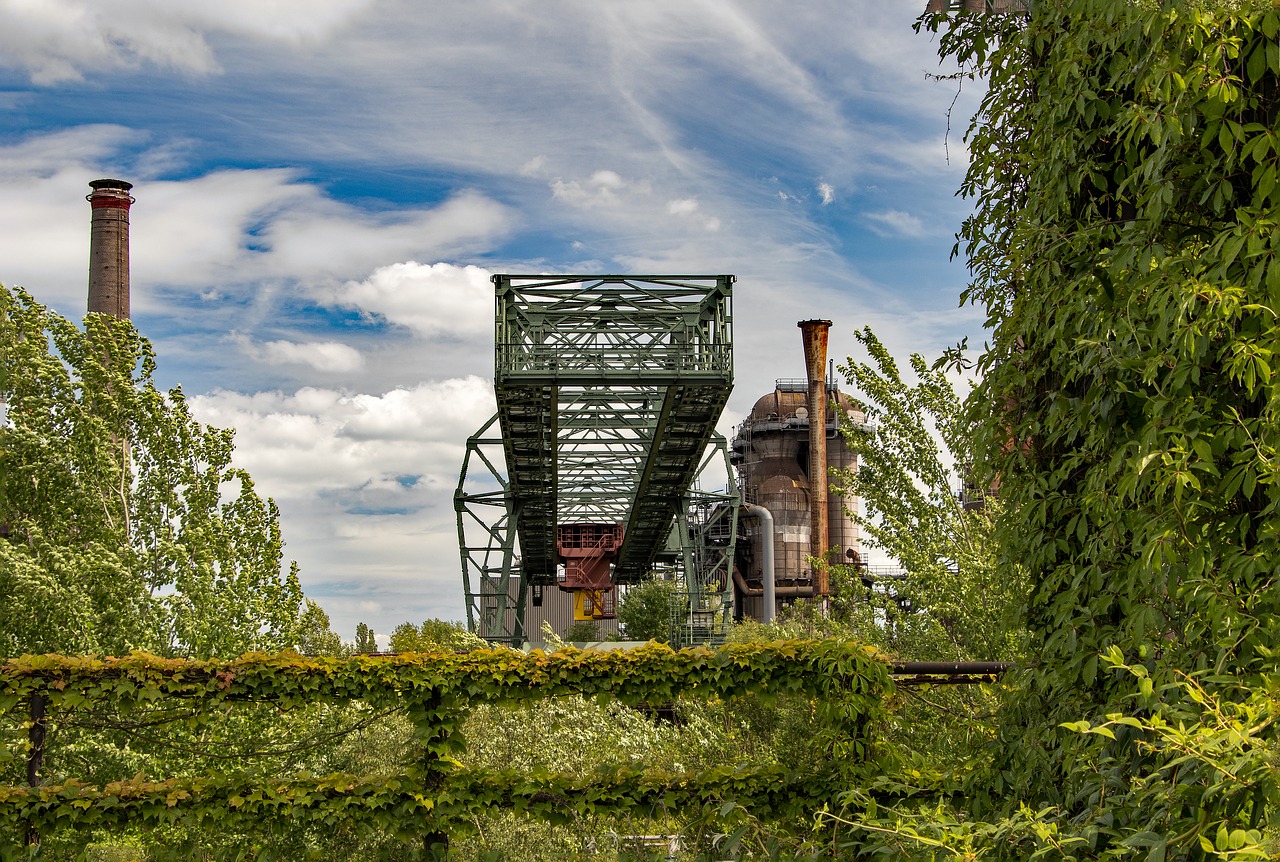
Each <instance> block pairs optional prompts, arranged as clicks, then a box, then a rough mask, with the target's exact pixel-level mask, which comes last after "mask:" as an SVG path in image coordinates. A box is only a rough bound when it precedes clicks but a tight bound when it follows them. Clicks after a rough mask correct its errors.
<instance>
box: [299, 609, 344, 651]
mask: <svg viewBox="0 0 1280 862" xmlns="http://www.w3.org/2000/svg"><path fill="white" fill-rule="evenodd" d="M298 652H300V653H302V654H303V655H314V656H320V655H327V656H335V657H337V656H342V655H346V653H347V648H346V647H345V646H344V645H343V643H342V636H341V635H339V634H338V633H337V632H335V631H334V630H333V628H332V627H331V625H330V623H329V615H328V614H327V613H325V611H324V608H322V607H320V605H318V604H316V603H315V602H313V601H311V599H307V600H306V605H305V609H304V610H303V611H302V616H301V618H300V619H299V620H298Z"/></svg>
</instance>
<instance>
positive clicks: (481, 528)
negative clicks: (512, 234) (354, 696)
mask: <svg viewBox="0 0 1280 862" xmlns="http://www.w3.org/2000/svg"><path fill="white" fill-rule="evenodd" d="M493 280H494V284H495V296H496V309H495V312H496V316H495V323H496V328H495V373H494V389H495V392H496V395H497V401H498V412H497V413H496V414H495V415H494V417H493V418H491V419H490V420H489V421H488V422H487V423H486V424H485V425H484V426H483V427H482V428H481V429H480V430H479V431H478V432H477V433H476V434H475V435H473V436H472V438H471V439H470V440H469V441H468V446H467V454H466V457H465V459H464V463H463V466H462V472H461V475H460V477H459V484H458V487H457V490H456V492H455V497H454V502H455V510H456V512H457V516H458V537H459V549H460V553H461V559H462V574H463V590H464V593H465V597H466V602H467V622H468V626H469V627H470V629H471V630H472V631H473V632H475V633H476V634H478V635H480V636H481V637H484V638H486V639H488V640H491V641H494V642H496V643H506V644H510V645H512V646H519V645H521V644H523V643H528V642H531V641H533V642H536V641H538V640H540V639H541V635H542V630H543V624H544V622H545V623H546V624H549V625H550V628H551V629H552V630H553V631H554V632H556V633H562V632H563V631H564V630H565V629H566V628H568V627H569V625H571V624H572V623H574V622H581V621H588V620H589V621H594V622H595V623H596V624H597V628H596V635H597V637H600V638H609V637H610V636H611V635H614V634H615V633H616V632H617V605H618V602H619V600H620V597H621V596H623V595H625V593H626V591H627V590H628V589H629V588H631V587H632V586H635V585H638V584H641V583H644V582H645V581H648V580H650V579H660V580H666V581H670V582H672V584H673V590H672V598H671V607H670V629H669V631H670V636H669V640H670V642H671V643H672V644H673V645H687V644H697V643H704V644H715V643H717V642H721V641H722V640H723V639H724V637H725V636H726V635H727V631H728V627H729V625H730V624H731V623H732V622H733V621H734V620H741V619H743V618H745V617H750V618H754V619H759V620H762V621H765V622H768V621H771V620H772V619H774V617H775V616H776V615H777V613H778V611H779V610H780V609H781V608H782V606H783V605H785V604H788V603H791V602H795V601H800V600H804V601H812V602H814V603H816V604H817V605H818V606H819V608H821V609H825V607H826V604H827V601H828V599H829V597H830V596H831V583H830V578H829V569H828V566H827V564H832V563H845V564H853V565H861V562H862V558H861V555H860V549H859V547H858V527H857V522H856V520H855V517H854V516H853V514H852V512H853V511H856V510H855V509H854V508H853V507H854V506H856V501H852V500H845V499H844V498H843V497H841V496H840V495H836V494H830V493H829V486H830V484H831V481H832V478H833V477H832V476H831V472H830V471H831V470H832V468H835V469H837V470H854V469H856V468H857V463H856V457H855V455H854V454H853V453H852V452H851V451H850V449H849V447H848V446H847V444H846V443H845V440H844V437H843V435H842V434H841V433H840V428H841V425H842V423H849V422H852V423H855V424H860V423H862V422H864V421H865V419H864V416H863V414H862V412H861V411H860V410H859V409H858V407H857V405H856V404H854V403H853V401H852V400H851V399H849V397H848V396H847V395H845V394H843V393H842V392H841V391H840V389H839V387H838V385H837V384H836V382H835V380H834V376H833V375H832V374H831V373H829V372H828V366H827V335H828V330H829V329H830V327H831V325H832V324H831V321H829V320H806V321H800V322H799V324H798V326H799V329H800V335H801V338H800V339H799V342H800V343H799V344H798V345H797V346H798V347H800V348H802V349H803V357H804V366H805V372H806V375H805V377H804V378H802V379H781V380H778V381H776V383H775V385H774V389H773V391H772V392H768V393H766V394H764V395H763V396H761V397H759V398H758V399H757V400H756V402H755V405H754V407H753V408H752V411H751V413H750V414H749V415H748V417H747V418H746V419H745V421H744V422H743V423H742V424H741V426H740V427H739V428H738V429H737V432H736V434H735V435H734V437H733V439H732V441H729V440H726V439H725V438H724V437H723V436H722V435H720V434H719V433H717V432H716V430H715V426H716V425H717V423H718V422H719V419H720V415H721V412H722V411H723V409H724V405H725V403H726V402H727V401H728V397H729V393H730V391H731V389H732V386H733V344H732V313H731V300H732V285H733V283H734V281H735V278H734V276H730V275H721V276H709V275H701V276H687V275H661V276H654V275H643V276H642V275H582V276H579V275H564V276H550V275H537V276H535V275H495V276H494V277H493ZM800 353H801V351H800V350H797V357H799V355H800ZM715 477H720V478H719V482H720V483H721V484H722V485H723V484H724V483H725V478H724V477H728V482H727V486H726V487H722V488H720V489H713V487H712V486H713V483H714V481H715ZM815 560H821V561H823V562H824V564H818V565H815V564H814V561H815Z"/></svg>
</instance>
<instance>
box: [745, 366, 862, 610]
mask: <svg viewBox="0 0 1280 862" xmlns="http://www.w3.org/2000/svg"><path fill="white" fill-rule="evenodd" d="M826 385H827V396H828V397H827V415H826V422H825V424H826V439H827V462H826V463H827V467H828V468H832V467H834V468H837V469H850V468H856V466H857V457H856V456H855V455H854V454H853V452H851V451H850V450H849V447H848V445H847V444H846V443H845V441H844V438H843V437H842V436H841V435H840V431H839V428H840V414H841V413H842V412H843V413H845V414H847V415H848V416H849V418H850V419H851V420H852V421H854V422H857V423H862V422H864V421H865V416H864V414H863V413H862V411H861V409H859V407H858V405H857V403H856V402H854V401H853V399H851V398H850V397H849V396H847V395H845V394H844V393H842V392H840V390H839V388H838V386H837V385H836V384H835V383H834V382H832V381H828V382H827V384H826ZM808 388H809V387H808V382H807V381H806V380H778V381H777V383H776V384H775V386H774V390H773V391H772V392H770V393H768V394H766V395H764V396H763V397H761V398H760V399H759V400H758V401H756V403H755V406H754V407H752V409H751V413H750V415H749V416H748V417H747V418H746V420H744V421H743V423H742V425H741V426H739V428H738V431H737V434H736V435H735V437H734V440H733V444H732V454H731V456H730V457H731V460H732V462H733V464H734V466H735V467H736V468H737V470H738V484H739V488H740V489H741V492H742V498H743V501H744V502H746V503H754V504H756V505H759V506H763V507H764V508H766V509H768V510H769V512H770V513H771V514H772V515H773V520H774V577H775V580H776V583H777V587H778V599H779V600H780V601H781V602H787V601H791V600H793V599H794V598H796V597H798V596H807V595H811V594H812V589H813V586H814V572H813V569H812V567H811V566H810V565H809V563H808V561H807V560H808V556H809V555H810V553H811V552H812V545H811V543H812V538H813V537H812V521H813V516H812V513H811V507H810V504H811V500H812V497H811V489H812V480H811V477H810V475H809V474H810V470H811V468H810V458H809V449H810V442H809V409H808V406H807V405H808ZM821 481H825V482H828V483H830V481H831V479H830V477H829V475H827V476H823V477H821ZM856 506H857V501H856V500H854V499H846V498H844V497H842V496H840V495H839V494H828V498H827V547H828V548H831V549H834V551H832V553H834V554H835V555H836V556H837V557H839V558H840V559H851V558H852V557H851V555H852V554H853V553H859V550H860V549H859V547H858V525H857V523H855V522H854V520H853V518H852V517H850V515H849V514H848V513H847V512H846V511H845V509H846V507H847V508H848V509H850V510H852V511H856ZM743 523H744V528H743V529H744V531H745V535H744V536H743V540H741V541H740V545H739V547H741V548H742V550H743V553H741V554H740V555H739V565H738V571H737V572H736V574H735V583H736V585H737V588H738V589H737V592H738V596H737V599H738V602H737V603H736V605H735V606H736V607H738V608H741V611H742V614H743V615H744V616H748V617H752V618H756V619H759V618H761V617H762V615H763V571H764V566H763V559H762V553H763V552H762V547H763V537H762V536H761V535H760V525H759V523H757V522H756V521H755V520H754V519H749V518H744V519H743Z"/></svg>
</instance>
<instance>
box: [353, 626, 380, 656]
mask: <svg viewBox="0 0 1280 862" xmlns="http://www.w3.org/2000/svg"><path fill="white" fill-rule="evenodd" d="M355 651H356V653H357V654H361V655H367V654H369V653H374V652H377V651H378V642H377V640H376V639H375V638H374V636H373V629H371V628H369V627H368V626H367V625H365V624H364V623H359V624H358V625H357V626H356V643H355Z"/></svg>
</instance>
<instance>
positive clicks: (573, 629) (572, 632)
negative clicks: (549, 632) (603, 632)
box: [560, 620, 600, 643]
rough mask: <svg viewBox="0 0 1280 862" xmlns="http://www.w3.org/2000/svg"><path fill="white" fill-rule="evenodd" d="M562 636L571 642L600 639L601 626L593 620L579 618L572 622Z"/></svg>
mask: <svg viewBox="0 0 1280 862" xmlns="http://www.w3.org/2000/svg"><path fill="white" fill-rule="evenodd" d="M560 637H561V639H562V640H565V641H569V642H570V643H573V642H575V641H576V642H577V643H582V642H584V641H586V642H594V641H598V640H600V627H599V626H597V625H596V624H595V623H594V622H592V621H591V620H578V621H577V622H574V623H570V624H569V626H568V627H567V628H566V629H565V630H564V632H562V633H561V635H560Z"/></svg>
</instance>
